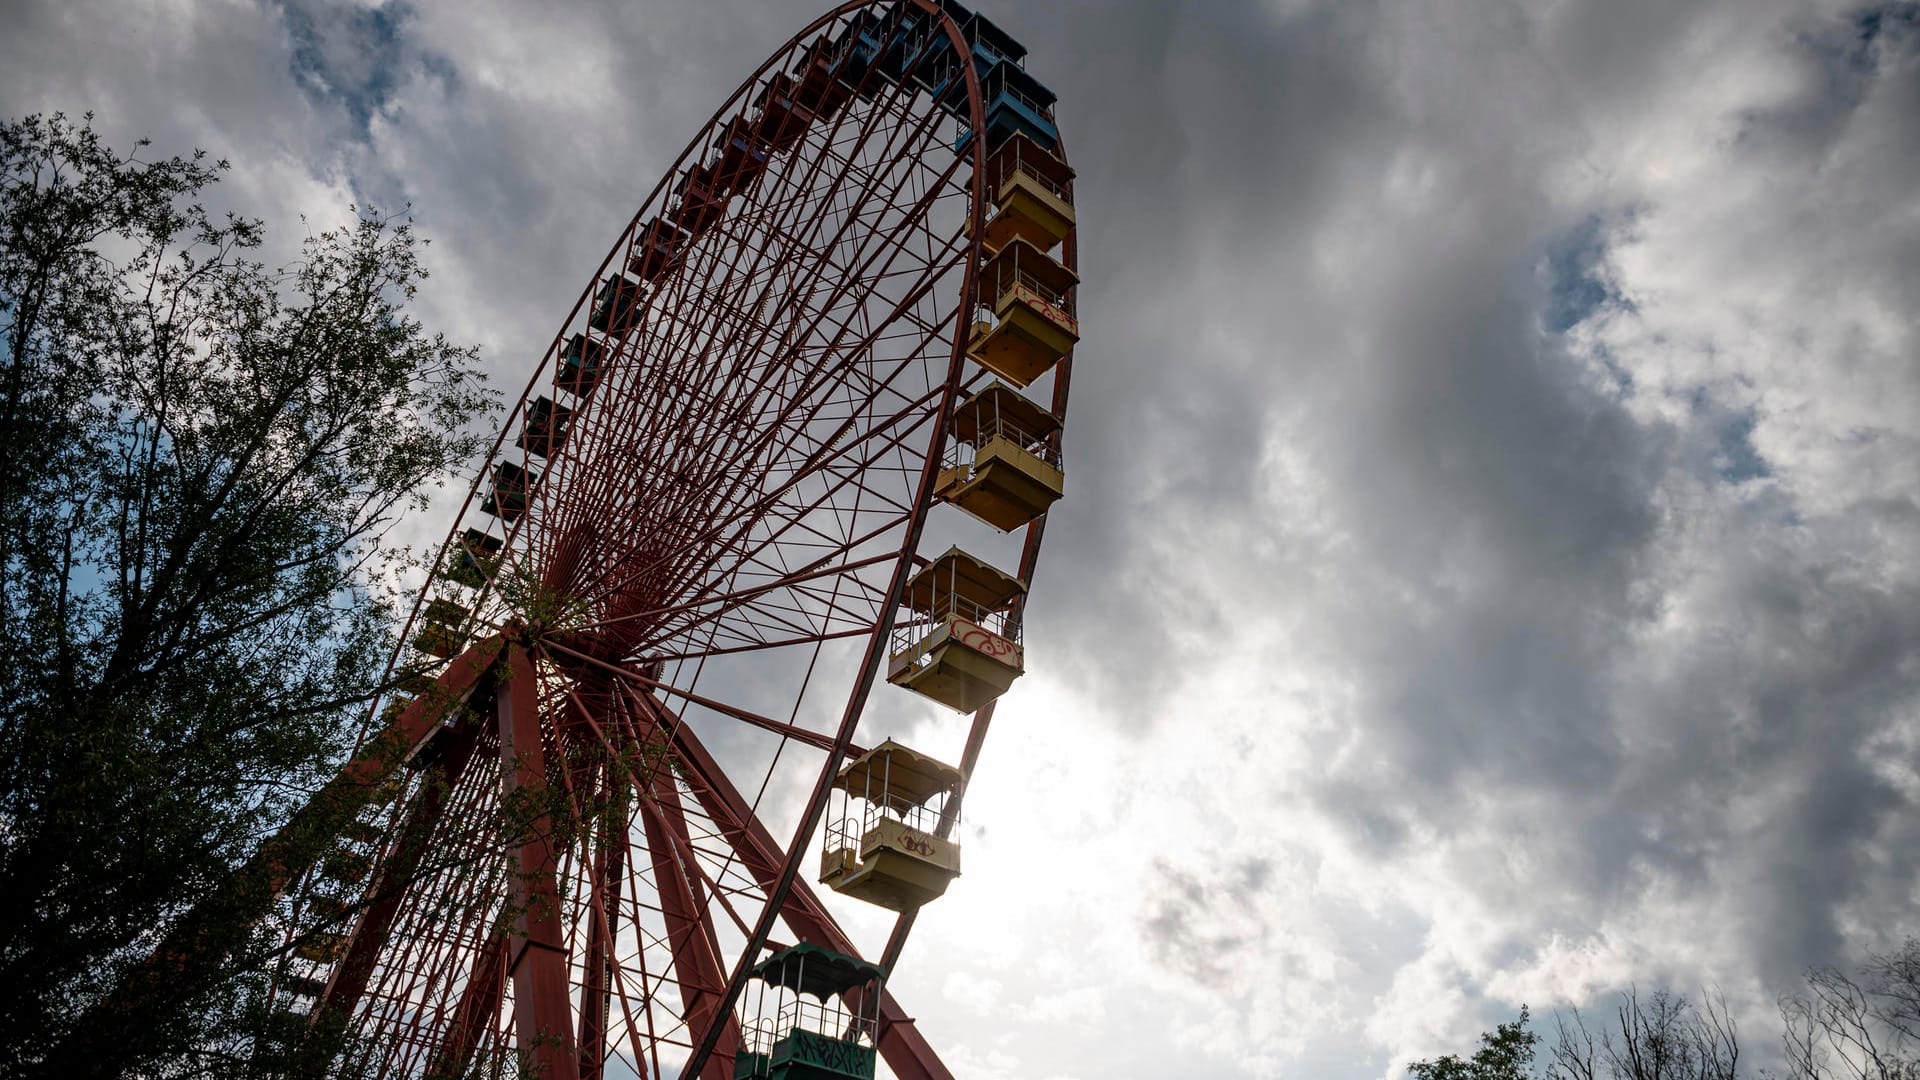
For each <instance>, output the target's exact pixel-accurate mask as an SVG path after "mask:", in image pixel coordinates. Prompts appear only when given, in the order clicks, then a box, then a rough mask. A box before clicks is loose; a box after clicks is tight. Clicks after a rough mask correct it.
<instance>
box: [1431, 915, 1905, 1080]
mask: <svg viewBox="0 0 1920 1080" xmlns="http://www.w3.org/2000/svg"><path fill="white" fill-rule="evenodd" d="M1780 1014H1781V1018H1782V1020H1783V1022H1784V1031H1783V1033H1782V1043H1783V1046H1784V1051H1785V1053H1784V1058H1783V1063H1784V1067H1785V1072H1784V1073H1777V1072H1775V1071H1773V1070H1771V1069H1763V1070H1761V1071H1760V1072H1758V1073H1752V1072H1748V1073H1744V1074H1743V1073H1742V1071H1741V1068H1742V1066H1741V1055H1740V1037H1739V1030H1738V1028H1737V1027H1736V1025H1735V1024H1734V1021H1733V1017H1732V1015H1731V1013H1730V1012H1729V1010H1728V1008H1727V1003H1726V1001H1725V999H1724V998H1722V997H1720V996H1718V995H1714V994H1707V995H1703V996H1702V999H1701V1002H1700V1003H1699V1004H1695V1003H1694V1002H1693V1001H1691V1000H1689V999H1688V998H1687V997H1686V996H1684V995H1682V994H1678V993H1675V992H1673V991H1671V990H1667V989H1659V990H1655V991H1654V992H1653V993H1652V994H1649V995H1647V996H1646V997H1644V998H1643V997H1642V996H1641V995H1640V992H1639V991H1638V990H1637V989H1629V990H1628V991H1626V992H1625V993H1623V994H1621V995H1619V997H1618V999H1617V1000H1616V1002H1615V1005H1614V1018H1613V1021H1612V1022H1611V1023H1609V1024H1604V1025H1601V1026H1599V1027H1597V1028H1595V1027H1590V1026H1589V1025H1588V1023H1587V1018H1586V1016H1585V1015H1583V1014H1582V1013H1581V1012H1580V1010H1579V1009H1577V1008H1570V1009H1568V1010H1567V1011H1566V1013H1564V1014H1562V1013H1556V1014H1555V1037H1554V1040H1553V1043H1552V1045H1551V1047H1550V1049H1549V1055H1548V1060H1547V1061H1546V1063H1545V1067H1544V1069H1543V1070H1542V1075H1543V1076H1544V1078H1545V1080H1740V1077H1742V1076H1743V1075H1746V1076H1757V1077H1759V1078H1761V1080H1920V938H1908V939H1906V942H1905V944H1903V945H1902V946H1901V947H1900V948H1899V949H1897V950H1895V951H1893V952H1891V953H1885V954H1875V955H1872V956H1870V957H1869V958H1868V960H1867V962H1866V964H1865V965H1864V966H1862V967H1861V969H1860V972H1859V975H1858V977H1852V976H1848V975H1846V974H1845V973H1843V972H1841V971H1840V970H1839V969H1837V968H1831V967H1825V968H1815V969H1813V970H1811V971H1809V972H1807V975H1806V986H1805V992H1804V993H1801V994H1798V995H1793V996H1789V997H1787V998H1784V999H1782V1001H1781V1003H1780ZM1527 1019H1528V1017H1527V1010H1526V1009H1525V1008H1524V1007H1523V1008H1522V1009H1521V1010H1520V1018H1519V1019H1518V1020H1517V1021H1515V1022H1513V1023H1511V1024H1502V1025H1500V1026H1499V1027H1498V1028H1496V1029H1495V1030H1494V1031H1492V1032H1489V1033H1487V1034H1485V1035H1482V1036H1481V1037H1480V1042H1481V1049H1480V1050H1479V1051H1478V1052H1477V1053H1475V1054H1474V1056H1473V1058H1472V1059H1471V1060H1469V1061H1462V1060H1460V1059H1459V1058H1457V1057H1454V1056H1452V1055H1448V1056H1447V1057H1442V1058H1436V1059H1434V1060H1432V1061H1421V1062H1415V1063H1414V1064H1412V1065H1410V1066H1408V1073H1409V1075H1411V1076H1413V1077H1416V1078H1417V1080H1491V1078H1499V1080H1520V1078H1522V1077H1526V1076H1528V1075H1530V1071H1531V1066H1532V1062H1533V1057H1534V1043H1535V1042H1536V1041H1537V1040H1536V1037H1535V1036H1534V1035H1532V1034H1531V1033H1529V1032H1526V1031H1525V1027H1526V1024H1527Z"/></svg>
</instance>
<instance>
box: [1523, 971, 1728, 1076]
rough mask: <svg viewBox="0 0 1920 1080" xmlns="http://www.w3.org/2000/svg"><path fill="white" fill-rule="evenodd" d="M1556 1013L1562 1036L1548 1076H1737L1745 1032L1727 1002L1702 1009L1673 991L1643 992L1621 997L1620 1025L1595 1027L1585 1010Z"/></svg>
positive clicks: (1712, 1001) (1713, 1001) (1712, 1000)
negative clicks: (1590, 1025)
mask: <svg viewBox="0 0 1920 1080" xmlns="http://www.w3.org/2000/svg"><path fill="white" fill-rule="evenodd" d="M1568 1013H1569V1015H1570V1017H1571V1019H1570V1020H1569V1019H1568V1017H1565V1016H1559V1015H1557V1014H1556V1016H1555V1028H1556V1037H1555V1039H1554V1044H1553V1051H1552V1059H1551V1061H1550V1063H1549V1064H1548V1066H1547V1070H1546V1075H1547V1080H1598V1078H1601V1077H1605V1078H1607V1080H1736V1077H1737V1076H1738V1075H1739V1067H1740V1037H1739V1030H1738V1029H1737V1028H1736V1027H1735V1025H1734V1023H1733V1018H1732V1017H1731V1016H1730V1015H1729V1014H1728V1012H1727V1006H1726V1001H1725V1000H1724V999H1721V998H1718V997H1715V996H1711V995H1709V996H1707V997H1705V998H1704V1004H1702V1005H1699V1006H1696V1005H1694V1004H1693V1002H1691V1001H1689V1000H1688V999H1687V998H1686V997H1684V996H1683V995H1680V994H1676V993H1674V992H1672V991H1670V990H1665V989H1661V990H1656V991H1654V992H1653V994H1652V995H1650V996H1649V997H1647V998H1646V999H1645V1000H1642V999H1641V997H1640V992H1639V990H1637V989H1631V990H1628V991H1627V992H1626V993H1624V994H1622V995H1620V999H1619V1001H1618V1003H1617V1004H1616V1005H1615V1006H1614V1025H1613V1027H1611V1028H1602V1029H1601V1031H1600V1032H1599V1034H1598V1035H1597V1036H1596V1035H1595V1033H1594V1032H1593V1031H1591V1030H1589V1029H1588V1027H1587V1022H1586V1017H1584V1016H1582V1015H1581V1013H1580V1010H1579V1009H1569V1010H1568Z"/></svg>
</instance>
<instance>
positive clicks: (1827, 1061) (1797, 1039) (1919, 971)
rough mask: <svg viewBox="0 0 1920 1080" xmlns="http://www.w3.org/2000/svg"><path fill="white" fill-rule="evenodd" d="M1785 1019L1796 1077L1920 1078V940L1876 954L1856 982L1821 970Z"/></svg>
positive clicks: (1785, 1006) (1784, 1006)
mask: <svg viewBox="0 0 1920 1080" xmlns="http://www.w3.org/2000/svg"><path fill="white" fill-rule="evenodd" d="M1780 1015H1781V1019H1782V1020H1783V1021H1784V1022H1785V1025H1786V1034H1785V1038H1784V1041H1785V1043H1786V1052H1787V1068H1788V1070H1789V1074H1790V1075H1792V1076H1794V1077H1808V1078H1826V1077H1836V1078H1839V1077H1846V1078H1856V1077H1857V1078H1859V1080H1920V938H1908V939H1907V940H1906V943H1905V944H1904V945H1902V946H1901V947H1900V948H1899V949H1898V950H1896V951H1894V952H1892V953H1887V954H1883V955H1876V956H1873V957H1871V958H1870V959H1869V960H1868V961H1867V964H1866V966H1865V967H1864V968H1863V969H1862V970H1861V972H1860V978H1859V979H1857V980H1856V979H1852V978H1849V977H1848V976H1846V975H1845V974H1843V973H1842V972H1840V971H1839V970H1838V969H1836V968H1830V967H1829V968H1815V969H1814V970H1812V971H1810V972H1808V973H1807V986H1806V992H1805V993H1804V994H1801V995H1797V996H1794V997H1789V998H1787V999H1785V1000H1784V1001H1782V1002H1781V1003H1780Z"/></svg>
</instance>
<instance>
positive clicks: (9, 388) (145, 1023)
mask: <svg viewBox="0 0 1920 1080" xmlns="http://www.w3.org/2000/svg"><path fill="white" fill-rule="evenodd" d="M90 119H91V118H89V122H88V123H86V124H80V125H75V124H73V123H71V122H69V121H67V120H66V119H64V118H62V117H59V116H54V117H51V118H41V117H33V118H28V119H25V120H21V121H18V122H13V123H7V124H4V125H0V320H3V321H0V890H3V891H4V895H5V896H6V898H7V908H8V910H9V911H10V912H11V913H12V914H11V917H10V918H8V919H6V920H4V921H0V1028H4V1030H6V1031H7V1033H8V1037H7V1038H6V1039H4V1040H0V1074H8V1075H20V1074H22V1073H25V1072H29V1071H33V1070H36V1069H39V1070H44V1071H47V1072H57V1073H59V1074H60V1075H79V1074H83V1073H90V1072H95V1071H98V1070H99V1066H98V1065H97V1063H98V1062H102V1061H105V1060H108V1059H109V1058H111V1059H112V1060H114V1061H116V1062H120V1063H124V1065H125V1066H126V1067H128V1068H133V1069H136V1070H137V1071H139V1072H142V1073H145V1074H150V1075H158V1074H166V1075H182V1074H191V1073H194V1072H207V1073H214V1074H219V1075H240V1074H242V1073H244V1072H245V1071H247V1067H246V1066H245V1064H244V1063H245V1062H246V1059H247V1055H248V1053H249V1052H250V1047H251V1046H252V1045H253V1043H252V1041H250V1040H251V1039H252V1035H251V1033H252V1032H255V1031H257V1030H260V1028H259V1025H261V1024H265V1023H268V1019H267V1018H266V1017H265V1014H264V1013H263V1012H262V1010H261V1002H260V996H259V993H258V990H259V987H260V986H261V977H262V976H261V972H262V971H263V970H264V965H265V963H266V962H267V958H268V957H270V955H271V953H272V952H273V950H276V949H280V948H283V947H284V945H285V942H284V941H282V940H279V939H277V938H275V939H269V938H268V937H267V936H265V931H262V930H258V929H256V928H254V927H253V926H252V925H251V923H249V924H247V925H232V926H210V927H208V928H206V930H205V934H206V936H207V940H209V941H210V942H213V943H214V944H216V945H217V946H218V947H217V948H215V949H212V950H210V951H209V953H208V955H209V956H218V957H220V958H222V959H221V962H219V963H218V964H211V965H203V966H200V967H192V968H181V969H180V970H179V971H178V972H176V973H174V974H173V976H172V978H173V981H172V984H171V985H169V986H168V993H167V994H166V995H165V999H164V1000H159V999H154V1000H148V1001H146V1002H143V1009H144V1010H145V1011H144V1012H143V1015H140V1016H137V1017H127V1018H124V1019H125V1021H126V1022H124V1023H111V1022H103V1023H98V1024H89V1025H88V1026H86V1027H85V1029H84V1030H75V1023H74V1018H75V1017H79V1016H82V1015H85V1014H86V1013H87V1010H88V1008H89V1007H90V1006H94V1005H97V1004H98V1003H99V1002H100V1001H101V1000H102V999H103V997H104V996H105V995H107V994H109V993H110V992H111V991H112V990H113V988H114V987H116V986H117V985H119V984H120V982H121V981H122V979H123V978H124V977H125V976H126V974H127V973H128V972H129V971H131V970H134V969H136V968H137V967H138V966H139V965H140V964H141V963H142V962H143V961H144V960H145V959H146V957H147V955H148V953H149V952H150V951H151V949H152V947H153V943H154V942H155V941H156V940H158V939H159V938H160V937H161V936H162V935H164V934H165V933H166V932H167V931H168V929H169V927H170V926H171V925H172V924H173V923H174V922H175V921H176V920H178V918H179V917H180V916H181V914H182V913H183V912H185V911H187V910H188V909H190V908H191V907H192V906H193V905H194V904H195V903H196V902H197V901H199V900H201V899H202V898H203V897H205V896H207V895H208V894H209V893H210V892H211V891H213V890H215V889H216V888H217V887H218V886H219V884H220V882H222V881H223V880H224V879H225V878H226V877H227V875H228V874H229V872H230V871H231V869H232V867H234V866H235V865H236V864H237V863H238V862H239V861H240V860H242V859H243V858H244V857H245V856H246V855H247V854H248V853H249V852H250V851H252V849H253V848H254V847H255V845H257V844H258V842H259V841H260V839H261V837H262V836H263V835H265V834H267V833H269V832H270V831H272V830H273V829H274V828H275V827H277V826H278V825H279V824H280V823H281V822H283V821H284V820H286V818H287V815H288V814H289V812H290V810H291V808H293V807H295V806H297V805H299V804H300V803H301V802H302V801H303V800H304V799H305V798H306V797H307V795H308V794H309V793H310V792H311V791H312V790H313V789H314V788H315V787H317V785H318V784H319V783H320V782H321V781H322V780H324V779H325V777H326V776H328V775H329V774H330V772H331V771H332V769H333V768H334V767H335V766H336V765H337V764H338V762H339V761H340V759H341V755H342V754H343V753H344V752H345V750H346V749H347V746H348V743H349V742H350V740H351V738H352V734H353V730H354V727H355V724H356V723H357V722H358V720H359V719H360V718H362V717H363V716H364V715H365V712H366V709H367V707H368V703H369V701H370V700H371V698H372V697H373V696H374V694H375V693H376V692H377V691H378V689H379V686H378V683H379V680H380V676H381V672H382V670H383V667H384V663H385V658H386V655H387V653H388V649H389V648H390V646H391V644H392V640H393V639H392V635H393V633H394V629H395V625H394V624H395V620H394V609H393V607H392V605H391V603H390V601H389V598H388V597H387V596H386V595H384V594H383V592H382V589H381V586H380V583H381V582H382V581H384V580H388V578H387V577H386V576H385V575H386V574H387V573H388V572H389V571H390V570H391V568H392V562H393V560H394V559H395V558H396V557H397V556H398V553H397V552H396V550H395V549H394V548H393V547H391V546H390V545H389V544H388V543H387V540H386V535H387V531H388V530H389V528H390V527H391V526H392V524H393V523H394V521H395V520H396V518H397V517H398V516H399V515H400V514H401V513H402V512H403V511H405V510H408V509H409V508H417V507H419V506H421V505H423V503H422V500H423V495H424V492H425V491H426V490H427V489H428V488H429V487H430V486H431V485H432V484H433V483H434V482H436V481H437V480H438V479H439V478H440V477H442V476H444V475H446V474H447V473H448V471H449V470H450V469H451V468H453V467H454V466H456V465H457V464H459V463H461V462H462V461H463V460H464V459H466V458H468V457H469V456H470V455H472V454H473V453H475V452H476V450H477V449H478V444H477V441H476V439H475V437H474V436H472V435H471V434H469V432H470V430H471V428H472V422H473V421H475V420H476V419H477V418H478V417H480V416H481V415H483V414H484V413H485V412H486V411H487V409H488V408H490V406H491V400H492V398H491V395H490V394H489V393H488V392H487V391H485V390H484V389H483V387H482V386H481V376H480V375H479V373H478V371H477V370H476V367H475V364H474V352H473V350H471V349H468V348H462V347H458V346H455V345H452V344H449V343H448V342H447V341H446V340H445V339H444V338H442V337H441V336H439V335H430V334H428V333H427V332H426V331H425V329H424V328H423V327H422V326H421V324H420V323H419V321H418V320H416V319H415V318H413V317H412V316H410V315H408V314H407V312H406V305H407V304H408V302H409V301H410V299H411V298H412V297H413V295H414V289H415V287H416V285H417V284H418V282H419V281H420V280H421V279H422V278H423V277H424V276H425V271H424V270H423V269H422V268H421V266H420V263H419V262H418V259H417V255H416V250H415V249H416V240H415V238H414V236H413V234H412V232H411V231H410V229H409V228H408V226H407V225H406V224H405V223H404V222H395V221H392V220H389V219H385V218H381V217H378V216H359V217H358V218H357V220H355V221H354V222H353V223H352V224H350V225H348V226H346V227H344V228H342V229H338V230H329V231H322V232H319V233H317V234H315V235H310V236H308V237H307V238H306V240H305V243H304V245H303V247H302V250H301V254H300V256H299V258H298V259H297V260H295V261H294V262H292V263H290V264H289V265H287V266H284V267H280V268H278V269H270V268H268V267H267V266H265V265H264V264H263V263H261V262H259V261H255V260H253V259H251V258H249V255H250V253H252V252H253V251H255V250H256V249H257V248H258V247H259V246H260V244H261V240H262V233H263V230H262V227H261V225H260V223H259V222H257V221H251V220H247V219H243V218H238V217H232V216H228V217H225V218H217V217H215V216H212V215H209V214H208V213H207V212H206V211H204V210H203V209H202V208H201V206H200V205H199V204H198V203H197V202H195V199H196V198H197V197H198V196H199V195H200V193H201V192H202V191H203V189H205V188H206V187H207V185H209V184H211V183H213V182H214V181H215V180H216V179H217V178H218V176H219V174H220V172H221V170H222V169H224V168H225V164H224V163H210V162H208V161H207V160H206V159H205V158H204V157H202V156H201V155H199V154H195V155H194V156H192V157H189V158H180V157H172V158H165V159H160V160H154V161H144V160H141V159H140V157H139V156H138V152H137V151H136V153H135V154H133V155H126V156H122V155H120V154H117V153H115V152H113V151H111V150H109V149H108V148H106V147H104V146H103V145H101V143H100V141H99V139H98V138H97V137H96V135H95V133H94V132H93V131H92V129H91V123H90ZM142 145H144V144H142ZM108 1019H109V1020H111V1019H112V1018H108ZM56 1045H59V1046H63V1047H65V1048H66V1049H65V1050H63V1051H62V1054H63V1057H62V1059H61V1060H59V1061H56V1062H48V1061H47V1060H45V1059H46V1057H47V1055H48V1054H49V1053H50V1051H49V1049H48V1048H49V1047H51V1046H56ZM88 1046H93V1047H96V1048H110V1049H111V1050H112V1051H113V1053H112V1054H111V1055H107V1054H104V1053H103V1054H101V1055H100V1056H99V1057H94V1056H92V1055H90V1054H88V1053H87V1052H86V1051H85V1048H86V1047H88ZM116 1067H120V1066H116Z"/></svg>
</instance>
